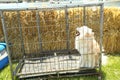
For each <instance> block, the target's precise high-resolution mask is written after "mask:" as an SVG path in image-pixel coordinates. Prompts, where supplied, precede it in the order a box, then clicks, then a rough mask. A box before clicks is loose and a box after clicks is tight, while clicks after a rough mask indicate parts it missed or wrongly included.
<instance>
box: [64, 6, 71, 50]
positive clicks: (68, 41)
mask: <svg viewBox="0 0 120 80" xmlns="http://www.w3.org/2000/svg"><path fill="white" fill-rule="evenodd" d="M65 19H66V33H67V50H69V49H70V35H69V18H68V9H67V6H66V8H65Z"/></svg>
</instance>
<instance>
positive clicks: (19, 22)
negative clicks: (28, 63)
mask: <svg viewBox="0 0 120 80" xmlns="http://www.w3.org/2000/svg"><path fill="white" fill-rule="evenodd" d="M17 18H18V27H19V31H20V38H21V44H22V52H23V55H24V56H23V59H24V58H25V48H24V41H23V35H22V26H21V20H20V11H17Z"/></svg>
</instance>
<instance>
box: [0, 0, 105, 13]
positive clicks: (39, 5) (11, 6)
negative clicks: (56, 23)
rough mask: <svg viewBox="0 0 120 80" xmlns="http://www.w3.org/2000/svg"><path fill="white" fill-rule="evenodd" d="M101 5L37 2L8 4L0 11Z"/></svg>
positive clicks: (98, 4) (0, 7) (92, 3)
mask: <svg viewBox="0 0 120 80" xmlns="http://www.w3.org/2000/svg"><path fill="white" fill-rule="evenodd" d="M101 5H103V3H96V2H91V3H90V2H89V3H81V2H79V1H78V2H72V3H70V2H60V3H50V2H38V3H9V4H0V11H2V10H35V9H36V10H40V9H57V8H65V7H84V6H101Z"/></svg>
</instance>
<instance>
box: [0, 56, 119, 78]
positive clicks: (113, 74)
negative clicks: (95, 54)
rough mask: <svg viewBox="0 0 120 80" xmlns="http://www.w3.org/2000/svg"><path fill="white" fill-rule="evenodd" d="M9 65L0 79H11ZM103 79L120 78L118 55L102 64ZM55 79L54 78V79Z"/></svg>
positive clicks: (109, 57) (2, 71)
mask: <svg viewBox="0 0 120 80" xmlns="http://www.w3.org/2000/svg"><path fill="white" fill-rule="evenodd" d="M9 68H10V67H9V66H6V67H5V68H4V69H3V70H1V71H0V80H11V79H10V78H11V75H10V69H9ZM102 71H103V80H120V55H117V56H113V55H108V63H107V65H104V66H102ZM54 80H56V79H54ZM59 80H97V77H94V76H90V77H72V78H64V79H59Z"/></svg>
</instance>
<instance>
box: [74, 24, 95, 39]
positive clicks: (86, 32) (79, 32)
mask: <svg viewBox="0 0 120 80" xmlns="http://www.w3.org/2000/svg"><path fill="white" fill-rule="evenodd" d="M76 36H79V37H93V36H94V33H93V32H92V29H91V28H89V27H87V26H82V27H77V28H76Z"/></svg>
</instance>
